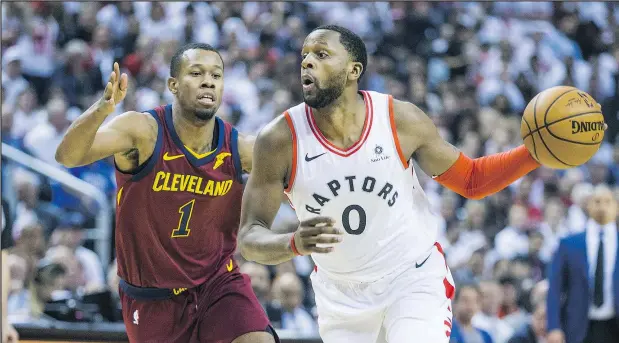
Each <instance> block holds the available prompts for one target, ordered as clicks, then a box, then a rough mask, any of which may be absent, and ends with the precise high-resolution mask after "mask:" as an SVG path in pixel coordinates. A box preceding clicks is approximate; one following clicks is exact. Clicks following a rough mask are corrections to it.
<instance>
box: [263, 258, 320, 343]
mask: <svg viewBox="0 0 619 343" xmlns="http://www.w3.org/2000/svg"><path fill="white" fill-rule="evenodd" d="M302 301H303V288H302V284H301V281H300V280H299V278H298V277H297V276H296V275H295V274H294V270H293V272H292V273H290V272H285V273H282V274H280V275H279V276H278V277H276V278H275V281H273V301H272V306H273V307H274V308H276V309H277V308H280V309H281V317H280V318H274V316H273V315H269V318H270V319H271V321H272V323H273V326H275V327H277V328H281V329H283V330H289V331H291V332H294V333H296V334H298V335H301V336H305V337H311V336H313V335H316V334H317V333H318V325H317V324H316V320H315V319H314V317H312V315H311V314H310V313H309V312H308V311H307V309H305V308H303V306H302Z"/></svg>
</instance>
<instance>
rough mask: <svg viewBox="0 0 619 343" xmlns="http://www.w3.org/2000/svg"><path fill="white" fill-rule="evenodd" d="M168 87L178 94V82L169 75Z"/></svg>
mask: <svg viewBox="0 0 619 343" xmlns="http://www.w3.org/2000/svg"><path fill="white" fill-rule="evenodd" d="M168 89H169V90H170V92H171V93H172V94H176V92H178V83H177V82H176V79H175V78H173V77H168Z"/></svg>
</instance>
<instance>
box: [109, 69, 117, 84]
mask: <svg viewBox="0 0 619 343" xmlns="http://www.w3.org/2000/svg"><path fill="white" fill-rule="evenodd" d="M108 82H111V83H112V84H114V82H116V73H114V72H111V73H110V78H109V79H108Z"/></svg>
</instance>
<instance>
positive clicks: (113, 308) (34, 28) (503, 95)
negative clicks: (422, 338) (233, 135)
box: [1, 1, 619, 343]
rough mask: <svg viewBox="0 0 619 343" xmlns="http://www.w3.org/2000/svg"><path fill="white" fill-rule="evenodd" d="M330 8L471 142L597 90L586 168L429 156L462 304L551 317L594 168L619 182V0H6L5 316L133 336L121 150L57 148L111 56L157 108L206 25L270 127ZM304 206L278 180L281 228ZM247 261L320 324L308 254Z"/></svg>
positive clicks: (277, 313)
mask: <svg viewBox="0 0 619 343" xmlns="http://www.w3.org/2000/svg"><path fill="white" fill-rule="evenodd" d="M332 23H336V24H339V25H342V26H345V27H347V28H349V29H351V30H352V31H354V32H355V33H357V34H359V35H360V36H361V37H362V38H363V39H364V41H365V43H366V45H367V48H368V53H369V54H370V59H369V62H368V70H367V71H366V73H365V76H364V78H363V79H362V82H361V87H360V88H361V89H367V90H374V91H378V92H385V93H390V94H393V96H394V97H396V98H398V99H402V100H406V101H411V102H413V103H415V104H416V105H417V106H419V107H420V108H422V109H423V110H424V111H426V113H428V115H429V116H430V117H431V118H432V119H433V120H434V122H435V123H436V125H437V126H438V127H439V130H440V132H441V134H442V135H443V136H444V138H446V139H447V140H448V141H449V142H451V143H452V144H454V145H456V146H458V147H459V148H460V149H462V151H464V152H465V153H466V154H468V155H469V156H471V157H479V156H483V155H486V154H492V153H495V152H500V151H504V150H507V149H510V148H513V147H516V146H518V145H520V144H522V142H521V139H520V118H521V113H522V111H523V110H524V108H525V106H526V105H527V103H528V102H529V101H530V100H531V99H532V98H533V97H534V96H535V95H536V94H537V93H538V92H540V91H542V90H544V89H546V88H549V87H552V86H556V85H571V86H575V87H578V88H580V89H581V90H584V91H586V92H588V93H589V94H591V95H592V96H593V97H594V98H595V99H596V100H597V101H598V102H599V103H600V104H602V110H603V113H604V114H605V120H606V122H607V123H608V125H609V129H608V131H607V132H606V135H605V141H604V143H603V144H602V146H601V148H600V150H599V152H598V153H597V154H596V155H595V156H594V158H592V159H591V160H590V161H589V162H588V163H587V164H586V165H583V166H581V167H578V168H573V169H570V170H566V171H555V170H550V169H546V168H540V169H538V170H536V171H534V172H533V173H531V174H529V175H528V176H527V177H525V178H522V179H521V180H519V181H518V182H516V183H514V184H513V185H512V186H510V187H509V188H507V189H505V190H504V191H502V192H500V193H497V194H495V195H492V196H490V197H487V198H486V199H484V200H466V199H464V198H462V197H460V196H458V195H457V194H455V193H453V192H451V191H449V190H446V189H444V188H443V187H441V186H440V185H439V184H438V183H435V182H434V181H432V180H431V179H430V178H428V177H427V176H425V175H423V173H422V171H421V170H417V171H418V173H419V174H418V175H422V176H421V179H420V181H421V182H422V185H424V189H425V191H426V193H427V194H428V196H429V198H430V200H431V203H432V204H433V206H434V210H435V213H436V214H437V215H439V216H440V221H441V236H440V242H441V244H442V245H443V247H444V249H445V252H446V254H447V261H448V263H449V266H450V267H451V269H452V273H453V275H454V278H455V280H456V285H457V286H458V285H460V284H475V285H478V286H479V288H478V290H479V292H481V293H480V294H478V295H481V296H471V295H470V294H469V295H468V296H465V295H466V294H465V292H461V293H460V297H461V298H460V299H458V300H457V301H456V302H455V304H454V314H455V317H456V318H458V317H460V316H462V318H465V317H467V316H468V317H471V318H472V323H473V325H475V326H476V327H479V328H480V329H484V330H486V331H487V332H488V333H489V334H490V335H491V336H492V338H493V339H494V342H496V343H505V342H507V341H508V340H509V339H510V337H512V336H513V335H514V334H515V333H517V332H518V330H520V329H521V327H523V326H526V325H528V324H530V323H534V322H535V319H536V318H537V319H538V324H539V323H541V322H544V321H545V317H544V316H545V314H544V313H545V312H543V311H542V310H543V308H541V309H538V307H539V306H537V305H539V304H543V301H542V300H540V299H543V298H544V293H545V288H546V287H547V285H546V281H545V278H546V271H547V267H546V266H547V264H548V262H549V261H550V259H551V257H552V254H553V252H554V250H555V249H556V247H557V244H558V242H559V240H560V239H561V238H562V237H565V236H566V235H568V234H571V233H576V232H581V231H583V230H584V228H585V222H586V220H587V215H586V212H585V209H584V204H585V202H586V201H587V198H588V197H589V195H590V194H591V192H592V189H593V187H594V186H595V185H598V184H608V185H610V187H612V189H613V190H614V192H615V193H616V195H617V196H619V184H618V181H619V140H618V138H619V137H618V133H619V131H618V130H619V123H618V121H619V96H618V90H617V89H618V87H619V85H618V81H619V63H618V61H619V44H618V42H619V40H618V39H617V38H618V37H619V4H618V3H616V2H615V3H610V2H609V3H603V2H569V3H568V2H560V1H559V2H535V3H533V2H516V3H511V2H494V3H491V2H461V3H450V2H414V3H404V2H382V3H379V2H375V3H372V2H364V3H359V2H347V3H338V2H329V3H323V2H294V3H285V2H277V3H268V2H246V3H240V2H239V3H236V2H211V3H205V2H191V3H190V2H174V3H163V2H98V3H89V2H41V1H33V2H10V3H7V2H3V3H2V43H1V44H2V125H1V128H2V130H1V132H2V133H1V134H2V143H3V144H2V175H1V177H2V180H1V181H2V207H3V216H2V242H3V248H4V247H8V249H9V250H8V251H9V253H10V254H9V257H8V258H7V259H6V260H4V261H2V267H3V268H9V270H10V275H11V278H12V281H11V285H10V296H9V303H8V306H9V313H8V314H9V319H10V321H11V322H12V323H14V324H15V325H16V327H18V328H21V329H20V332H22V337H30V338H34V337H36V336H39V337H40V338H49V337H51V336H50V335H51V332H53V330H58V328H62V330H64V331H66V332H72V331H71V330H75V331H74V332H78V331H79V332H81V333H82V334H85V333H88V332H90V333H91V334H93V332H95V333H96V332H98V331H101V332H104V333H102V334H101V336H100V337H103V338H99V339H106V340H107V339H112V338H110V337H116V338H113V339H118V340H121V339H122V337H123V336H122V332H123V331H124V329H123V326H122V319H121V317H120V311H119V307H118V306H119V305H118V304H119V303H118V293H117V286H118V278H117V276H116V265H115V259H114V243H113V239H112V237H113V230H114V226H113V211H114V205H115V201H113V199H114V196H115V181H114V175H113V173H114V166H113V161H112V160H111V159H108V160H103V161H99V162H96V163H94V164H92V165H89V166H84V167H79V168H73V169H66V168H64V167H62V166H60V165H59V164H58V163H57V162H56V161H55V159H54V154H55V150H56V147H57V145H58V143H59V141H60V139H61V137H62V135H63V133H64V132H65V130H66V129H67V127H68V126H69V125H70V124H71V122H72V121H73V120H74V119H75V118H76V117H77V116H79V115H80V114H81V113H82V112H83V111H84V110H86V109H87V108H88V107H90V105H91V104H92V103H93V102H94V101H95V100H97V99H98V98H99V97H100V96H101V95H102V91H103V88H104V84H105V82H106V81H107V77H108V76H109V74H110V72H111V71H112V65H113V62H114V61H119V62H120V65H121V69H122V70H121V71H122V72H126V73H128V75H129V92H128V95H127V97H126V99H125V100H124V101H123V103H122V104H121V105H120V106H118V108H117V114H119V113H122V112H125V111H129V110H133V111H145V110H148V109H151V108H153V107H156V106H158V105H160V104H165V103H169V102H171V101H172V94H171V93H170V92H169V91H168V89H167V86H166V80H167V77H168V71H169V63H170V59H171V57H172V55H173V53H174V51H175V49H176V48H178V47H179V46H180V45H182V44H185V43H189V42H202V43H208V44H211V45H213V46H215V47H217V48H218V49H220V52H221V54H222V56H223V59H224V63H225V67H226V70H225V90H224V99H223V104H222V106H221V108H220V110H219V112H218V115H219V116H220V117H222V118H224V119H226V120H228V121H230V122H231V123H233V124H234V125H236V126H237V128H238V129H239V130H240V131H241V132H245V133H257V132H258V131H259V130H260V129H261V127H262V126H263V125H265V124H266V123H267V122H269V121H270V120H271V119H272V118H274V117H275V116H277V115H279V114H281V113H282V112H283V111H284V110H285V109H287V108H289V107H291V106H293V105H296V104H297V103H299V102H302V97H301V87H300V78H299V75H300V74H299V72H300V48H301V46H302V43H303V39H304V37H305V36H306V34H307V33H309V31H311V30H312V29H313V28H315V27H317V26H319V25H323V24H332ZM296 225H297V222H296V216H295V214H294V211H293V210H292V209H291V208H290V207H289V206H288V203H287V202H286V201H285V198H284V195H283V193H282V205H281V210H280V213H279V214H278V217H277V220H276V226H277V229H278V230H282V231H289V230H293V229H294V228H296ZM238 262H239V263H240V264H241V263H242V267H241V270H242V272H245V273H247V274H249V275H250V276H251V278H252V284H253V287H254V290H255V292H256V294H257V295H258V297H259V299H260V300H261V302H262V303H263V305H264V308H265V310H266V311H267V313H268V315H269V318H270V319H271V320H272V323H273V325H274V326H275V327H276V328H277V329H278V331H279V332H281V333H282V336H283V337H289V338H295V337H297V338H302V337H305V338H313V337H317V334H318V331H317V326H316V320H315V308H314V306H315V304H314V301H313V294H312V289H311V286H310V283H309V280H308V276H309V274H310V272H311V270H312V267H313V265H312V261H311V259H310V258H308V257H297V258H295V259H294V260H293V261H291V262H289V263H284V264H281V265H278V266H276V267H265V266H262V265H257V264H254V263H243V261H242V257H240V255H239V257H238ZM35 280H36V282H35ZM464 290H465V289H463V291H464ZM473 295H475V294H473ZM460 301H462V302H463V303H464V305H460V304H459V303H460ZM537 310H539V311H537ZM532 314H536V315H532ZM540 318H541V319H540ZM92 323H96V325H95V324H92ZM114 323H115V324H114ZM534 327H535V328H537V329H536V330H538V331H539V332H540V334H541V333H542V332H543V330H544V328H543V325H536V326H535V325H534ZM53 328H55V329H53ZM97 328H103V329H97ZM80 330H81V331H80ZM105 332H107V336H106V334H105ZM113 332H116V333H117V335H116V336H114V335H113V334H112V333H113ZM118 332H120V334H118ZM24 333H25V335H26V336H24ZM59 335H60V336H62V335H61V334H59ZM110 335H111V336H110ZM65 336H67V335H65ZM67 337H71V335H70V334H68V336H67ZM85 339H86V338H83V340H85Z"/></svg>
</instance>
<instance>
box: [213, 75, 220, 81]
mask: <svg viewBox="0 0 619 343" xmlns="http://www.w3.org/2000/svg"><path fill="white" fill-rule="evenodd" d="M213 78H214V79H215V80H219V79H221V75H220V74H213Z"/></svg>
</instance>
